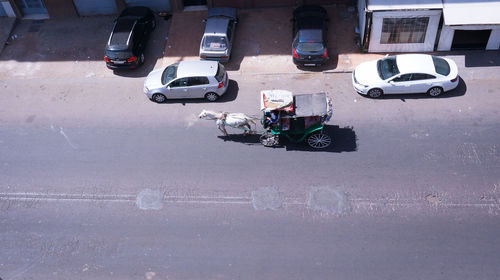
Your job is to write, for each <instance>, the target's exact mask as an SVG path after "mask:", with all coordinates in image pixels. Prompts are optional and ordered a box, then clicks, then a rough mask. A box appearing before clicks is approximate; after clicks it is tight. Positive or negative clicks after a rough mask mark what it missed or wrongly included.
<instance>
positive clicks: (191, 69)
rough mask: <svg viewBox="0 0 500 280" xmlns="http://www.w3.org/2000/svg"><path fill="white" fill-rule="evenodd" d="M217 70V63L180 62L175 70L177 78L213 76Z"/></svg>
mask: <svg viewBox="0 0 500 280" xmlns="http://www.w3.org/2000/svg"><path fill="white" fill-rule="evenodd" d="M218 69H219V63H218V62H217V61H206V60H200V61H181V62H180V63H179V66H178V68H177V77H178V78H183V77H194V76H215V75H216V74H217V70H218Z"/></svg>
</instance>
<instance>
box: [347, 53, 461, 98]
mask: <svg viewBox="0 0 500 280" xmlns="http://www.w3.org/2000/svg"><path fill="white" fill-rule="evenodd" d="M458 80H459V79H458V70H457V65H456V64H455V62H454V61H453V60H451V59H448V58H444V57H437V56H433V55H427V54H402V55H395V56H386V57H385V58H382V59H379V60H374V61H368V62H363V63H361V64H360V65H358V66H357V67H356V69H355V70H354V72H352V84H353V86H354V88H355V89H356V91H357V92H358V93H360V94H364V95H368V96H370V97H372V98H377V97H380V96H382V95H384V94H406V93H423V92H426V93H428V94H429V95H430V96H433V97H435V96H438V95H440V94H441V93H443V92H445V91H449V90H452V89H454V88H456V87H457V86H458Z"/></svg>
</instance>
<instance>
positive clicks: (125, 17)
mask: <svg viewBox="0 0 500 280" xmlns="http://www.w3.org/2000/svg"><path fill="white" fill-rule="evenodd" d="M155 27H156V22H155V17H154V14H153V11H151V9H149V8H146V7H128V8H126V9H125V10H123V12H122V13H121V14H120V16H118V18H117V19H116V21H115V25H114V26H113V30H112V31H111V35H110V36H109V40H108V44H107V45H106V51H105V53H104V60H105V61H106V66H107V67H108V68H109V69H124V68H126V69H133V68H136V67H137V66H139V65H141V64H142V63H143V62H144V49H145V47H146V42H147V41H148V37H149V34H150V33H151V32H152V31H153V29H154V28H155Z"/></svg>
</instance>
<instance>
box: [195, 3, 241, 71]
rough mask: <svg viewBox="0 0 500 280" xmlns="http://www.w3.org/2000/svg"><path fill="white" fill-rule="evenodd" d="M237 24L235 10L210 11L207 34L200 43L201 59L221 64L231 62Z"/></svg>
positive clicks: (213, 9)
mask: <svg viewBox="0 0 500 280" xmlns="http://www.w3.org/2000/svg"><path fill="white" fill-rule="evenodd" d="M237 22H238V18H237V15H236V9H235V8H211V9H209V10H208V16H207V19H206V25H205V32H204V33H203V37H202V39H201V43H200V58H201V59H207V60H216V61H220V62H227V61H229V57H230V56H231V50H232V48H233V41H234V30H235V28H236V23H237Z"/></svg>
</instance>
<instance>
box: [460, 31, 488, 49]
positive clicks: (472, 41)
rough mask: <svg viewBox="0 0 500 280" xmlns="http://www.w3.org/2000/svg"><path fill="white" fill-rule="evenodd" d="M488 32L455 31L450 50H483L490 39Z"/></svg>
mask: <svg viewBox="0 0 500 280" xmlns="http://www.w3.org/2000/svg"><path fill="white" fill-rule="evenodd" d="M490 34H491V29H489V30H455V34H454V35H453V42H452V43H451V50H484V49H486V45H487V44H488V40H489V39H490Z"/></svg>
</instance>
